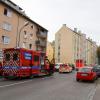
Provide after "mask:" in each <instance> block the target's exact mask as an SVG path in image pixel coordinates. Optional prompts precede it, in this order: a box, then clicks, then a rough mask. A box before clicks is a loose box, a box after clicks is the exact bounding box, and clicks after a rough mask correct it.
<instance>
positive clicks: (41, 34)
mask: <svg viewBox="0 0 100 100" xmlns="http://www.w3.org/2000/svg"><path fill="white" fill-rule="evenodd" d="M36 35H37V37H41V38H46V37H47V33H46V32H37V33H36Z"/></svg>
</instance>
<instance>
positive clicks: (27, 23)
mask: <svg viewBox="0 0 100 100" xmlns="http://www.w3.org/2000/svg"><path fill="white" fill-rule="evenodd" d="M27 25H29V22H26V23H25V24H24V25H23V26H22V27H21V28H20V30H19V37H18V45H17V47H20V46H19V45H20V34H21V31H22V29H24V27H26V26H27Z"/></svg>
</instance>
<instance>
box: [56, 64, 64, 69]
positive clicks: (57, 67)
mask: <svg viewBox="0 0 100 100" xmlns="http://www.w3.org/2000/svg"><path fill="white" fill-rule="evenodd" d="M61 64H63V63H56V64H55V71H59V67H60V65H61Z"/></svg>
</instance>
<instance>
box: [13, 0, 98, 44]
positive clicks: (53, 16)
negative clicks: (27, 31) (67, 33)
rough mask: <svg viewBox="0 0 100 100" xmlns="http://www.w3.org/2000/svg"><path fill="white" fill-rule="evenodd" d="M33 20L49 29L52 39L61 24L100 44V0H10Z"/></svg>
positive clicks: (49, 38) (49, 36)
mask: <svg viewBox="0 0 100 100" xmlns="http://www.w3.org/2000/svg"><path fill="white" fill-rule="evenodd" d="M12 1H13V2H15V3H16V4H18V5H19V6H20V7H22V8H23V9H24V10H25V12H26V14H27V15H28V16H29V17H30V18H31V19H32V20H34V21H35V22H37V23H39V24H40V25H42V26H43V27H45V28H46V29H48V30H49V35H48V40H49V41H52V40H54V36H55V33H56V32H57V31H58V30H59V28H60V27H61V26H62V24H66V25H67V26H68V27H69V28H71V29H74V27H75V28H76V27H77V28H78V30H81V31H82V32H83V33H85V34H86V35H87V37H90V38H92V39H93V40H94V41H96V42H97V43H98V44H100V41H99V40H100V0H12Z"/></svg>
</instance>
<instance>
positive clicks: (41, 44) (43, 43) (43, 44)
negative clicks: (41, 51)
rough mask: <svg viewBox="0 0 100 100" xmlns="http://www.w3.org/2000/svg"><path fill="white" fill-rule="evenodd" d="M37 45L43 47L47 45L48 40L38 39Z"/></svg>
mask: <svg viewBox="0 0 100 100" xmlns="http://www.w3.org/2000/svg"><path fill="white" fill-rule="evenodd" d="M36 45H38V46H42V47H46V42H44V41H40V40H36Z"/></svg>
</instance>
